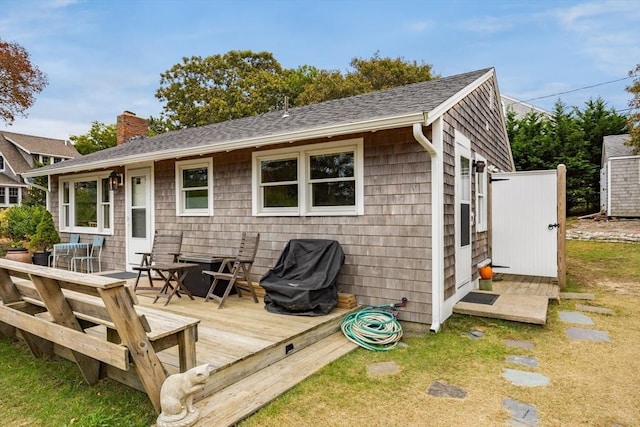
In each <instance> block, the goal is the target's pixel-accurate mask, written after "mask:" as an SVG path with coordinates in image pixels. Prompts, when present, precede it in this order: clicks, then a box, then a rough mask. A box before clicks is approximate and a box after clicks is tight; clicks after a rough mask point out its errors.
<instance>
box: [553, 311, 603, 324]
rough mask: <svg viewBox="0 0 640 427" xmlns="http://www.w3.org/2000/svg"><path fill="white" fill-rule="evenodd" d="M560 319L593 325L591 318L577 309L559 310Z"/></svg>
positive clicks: (566, 321)
mask: <svg viewBox="0 0 640 427" xmlns="http://www.w3.org/2000/svg"><path fill="white" fill-rule="evenodd" d="M558 315H559V316H560V320H561V321H563V322H565V323H575V324H578V325H591V326H592V325H594V324H595V323H593V320H592V319H591V318H590V317H589V316H587V315H584V314H582V313H580V312H578V311H559V312H558Z"/></svg>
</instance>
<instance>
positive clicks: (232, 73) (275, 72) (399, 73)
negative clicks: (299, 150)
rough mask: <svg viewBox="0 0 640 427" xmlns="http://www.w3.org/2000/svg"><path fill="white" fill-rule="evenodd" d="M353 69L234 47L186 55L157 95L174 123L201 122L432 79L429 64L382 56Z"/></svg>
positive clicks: (178, 125) (360, 61)
mask: <svg viewBox="0 0 640 427" xmlns="http://www.w3.org/2000/svg"><path fill="white" fill-rule="evenodd" d="M350 65H351V70H350V71H348V72H346V73H344V74H343V73H342V72H340V71H337V70H321V69H318V68H316V67H313V66H310V65H302V66H300V67H298V68H295V69H283V68H282V67H281V66H280V63H279V62H278V61H277V60H276V59H275V58H274V57H273V55H272V54H271V53H269V52H260V53H254V52H251V51H248V50H246V51H230V52H228V53H226V54H224V55H213V56H209V57H206V58H202V57H200V56H193V57H191V58H183V59H182V63H180V64H176V65H174V66H173V67H171V69H169V70H168V71H166V72H165V73H162V74H161V75H160V77H161V79H160V88H159V89H158V90H157V91H156V98H158V99H159V100H161V101H163V102H164V103H165V105H164V107H163V113H162V115H163V116H164V118H165V119H167V120H168V121H169V122H170V123H171V125H172V126H173V127H175V128H181V127H193V126H201V125H205V124H210V123H217V122H221V121H226V120H229V119H236V118H240V117H247V116H251V115H255V114H261V113H266V112H269V111H273V110H276V109H282V108H283V103H284V97H285V96H288V97H289V106H291V107H294V106H301V105H307V104H312V103H317V102H322V101H327V100H330V99H337V98H344V97H346V96H351V95H358V94H361V93H366V92H371V91H374V90H380V89H387V88H390V87H394V86H400V85H405V84H409V83H416V82H420V81H425V80H430V79H432V78H433V77H434V76H433V75H432V73H431V65H428V64H418V63H417V62H416V61H405V60H404V59H403V58H395V59H393V58H382V57H380V54H379V53H378V52H376V53H375V54H374V55H373V57H371V58H369V59H363V58H353V59H352V60H351V64H350Z"/></svg>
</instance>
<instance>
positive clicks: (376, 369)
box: [367, 362, 400, 376]
mask: <svg viewBox="0 0 640 427" xmlns="http://www.w3.org/2000/svg"><path fill="white" fill-rule="evenodd" d="M399 371H400V365H398V364H397V363H396V362H380V363H372V364H370V365H367V374H369V375H373V376H382V375H392V374H396V373H398V372H399Z"/></svg>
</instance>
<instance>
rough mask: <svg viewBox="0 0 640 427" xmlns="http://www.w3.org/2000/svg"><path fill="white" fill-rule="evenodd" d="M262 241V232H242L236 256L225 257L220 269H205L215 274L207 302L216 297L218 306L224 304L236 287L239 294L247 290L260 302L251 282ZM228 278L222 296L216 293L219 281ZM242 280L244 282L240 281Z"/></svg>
mask: <svg viewBox="0 0 640 427" xmlns="http://www.w3.org/2000/svg"><path fill="white" fill-rule="evenodd" d="M259 242H260V233H256V234H247V233H242V239H241V240H240V248H239V249H238V253H237V255H236V256H235V257H234V258H225V259H223V260H222V262H221V263H220V268H219V269H218V271H203V272H202V274H207V275H209V276H213V282H212V283H211V287H210V288H209V291H208V292H207V296H206V298H205V300H204V301H205V302H207V301H209V300H210V299H215V300H216V301H218V302H219V304H218V308H219V309H220V308H222V307H223V306H224V302H225V300H226V299H227V297H228V296H229V293H230V292H231V289H234V288H235V289H236V291H237V292H238V296H239V297H242V291H246V292H248V293H249V294H251V296H252V297H253V301H254V302H256V303H257V302H258V297H257V296H256V291H255V290H254V289H253V284H252V283H251V267H252V265H253V262H254V260H255V258H256V252H258V244H259ZM220 280H228V281H229V282H228V283H227V287H226V288H225V290H224V294H223V295H222V297H220V296H218V295H216V294H214V290H215V288H216V285H217V284H218V281H220ZM238 280H242V282H238Z"/></svg>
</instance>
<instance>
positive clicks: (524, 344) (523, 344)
mask: <svg viewBox="0 0 640 427" xmlns="http://www.w3.org/2000/svg"><path fill="white" fill-rule="evenodd" d="M504 345H506V346H507V347H516V348H524V349H525V350H531V349H532V348H534V347H535V344H534V343H532V342H530V341H519V340H504Z"/></svg>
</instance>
